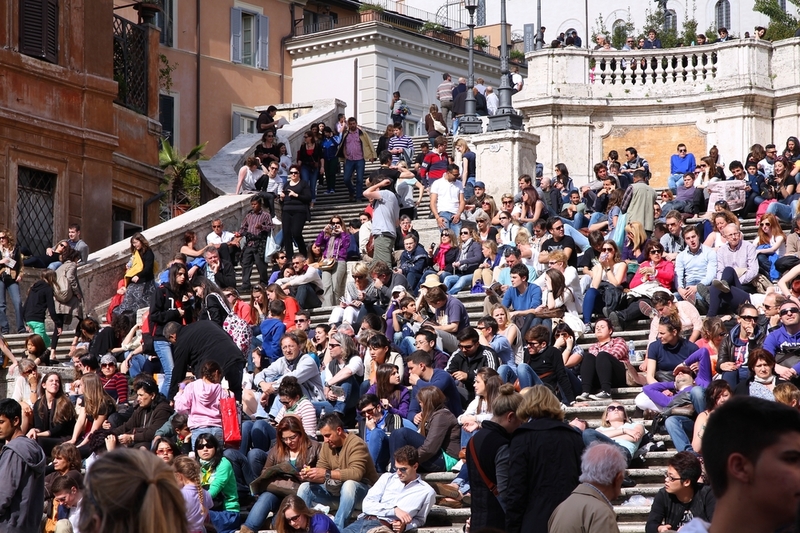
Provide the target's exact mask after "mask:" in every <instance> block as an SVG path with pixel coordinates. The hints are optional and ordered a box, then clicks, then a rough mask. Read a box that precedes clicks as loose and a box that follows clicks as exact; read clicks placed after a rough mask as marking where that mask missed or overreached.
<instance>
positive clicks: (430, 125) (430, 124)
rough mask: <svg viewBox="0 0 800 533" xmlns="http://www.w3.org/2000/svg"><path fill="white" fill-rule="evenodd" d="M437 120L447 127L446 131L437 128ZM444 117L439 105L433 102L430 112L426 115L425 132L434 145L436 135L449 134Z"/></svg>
mask: <svg viewBox="0 0 800 533" xmlns="http://www.w3.org/2000/svg"><path fill="white" fill-rule="evenodd" d="M436 121H438V122H439V124H441V125H443V126H444V127H445V130H444V131H439V130H437V129H436ZM446 124H447V123H446V122H445V121H444V117H443V116H442V114H441V113H440V112H439V107H438V106H437V105H436V104H431V107H430V109H429V110H428V114H427V115H425V132H426V133H427V134H428V141H429V142H430V143H431V145H433V143H434V141H435V140H436V137H438V136H439V135H447V126H446Z"/></svg>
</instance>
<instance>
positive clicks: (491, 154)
mask: <svg viewBox="0 0 800 533" xmlns="http://www.w3.org/2000/svg"><path fill="white" fill-rule="evenodd" d="M466 140H467V142H468V143H469V144H470V146H471V147H472V150H473V151H474V152H475V159H476V161H477V163H476V170H477V174H476V175H477V176H479V179H480V180H481V181H483V182H484V183H485V184H486V193H487V194H490V195H492V196H493V197H494V199H495V202H496V203H497V205H498V206H499V205H500V197H501V196H502V195H503V194H504V193H507V192H510V193H514V192H516V188H517V178H519V177H520V175H522V174H530V175H531V176H533V175H534V173H535V171H536V145H538V144H539V136H538V135H535V134H533V133H528V132H526V131H518V130H505V131H497V132H492V133H484V134H482V135H472V136H470V137H467V138H466Z"/></svg>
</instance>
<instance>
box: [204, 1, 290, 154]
mask: <svg viewBox="0 0 800 533" xmlns="http://www.w3.org/2000/svg"><path fill="white" fill-rule="evenodd" d="M197 1H198V2H199V1H200V0H197ZM296 5H297V3H296V2H292V3H291V4H290V5H289V20H290V21H291V23H292V27H291V29H290V30H289V33H288V35H286V36H284V37H282V38H281V100H280V102H281V103H285V102H286V88H285V85H286V82H285V79H286V42H287V41H288V40H289V39H291V38H292V37H294V36H295V33H294V27H295V24H296V21H295V20H294V8H295V6H296ZM198 144H199V143H198Z"/></svg>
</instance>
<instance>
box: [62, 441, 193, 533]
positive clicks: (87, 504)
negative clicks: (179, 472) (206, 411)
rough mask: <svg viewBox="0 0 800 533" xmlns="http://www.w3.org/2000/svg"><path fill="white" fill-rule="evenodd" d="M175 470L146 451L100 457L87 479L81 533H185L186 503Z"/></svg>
mask: <svg viewBox="0 0 800 533" xmlns="http://www.w3.org/2000/svg"><path fill="white" fill-rule="evenodd" d="M173 472H174V471H173V469H172V468H170V467H169V465H167V464H166V463H164V461H162V460H160V459H159V458H157V457H156V456H155V455H153V454H151V453H148V452H146V451H144V450H129V449H126V448H121V449H115V450H113V451H111V452H108V453H106V454H103V455H101V456H100V457H99V458H98V459H97V460H96V461H95V462H94V463H92V468H91V469H90V470H89V472H88V473H87V475H86V486H85V487H84V490H83V494H84V498H83V501H82V505H81V513H80V520H79V522H78V528H79V530H80V531H81V532H82V533H139V532H141V531H147V532H148V533H189V528H188V522H187V520H186V504H185V502H184V499H183V496H182V494H181V491H180V489H179V488H178V484H177V482H176V481H175V474H174V473H173ZM123 479H124V480H125V482H124V483H120V480H123Z"/></svg>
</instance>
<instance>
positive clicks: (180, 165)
mask: <svg viewBox="0 0 800 533" xmlns="http://www.w3.org/2000/svg"><path fill="white" fill-rule="evenodd" d="M207 144H208V143H203V144H200V145H197V146H195V147H194V148H192V150H191V151H190V152H189V153H188V154H187V155H185V156H183V155H181V153H180V152H179V151H178V150H177V149H176V148H174V147H173V146H172V145H171V144H170V143H169V141H167V140H166V139H162V141H161V150H159V152H158V165H159V166H160V167H161V168H162V169H163V170H164V181H163V184H162V185H163V187H164V190H169V191H170V193H171V194H170V197H171V202H172V203H173V204H183V203H190V204H192V200H194V204H193V205H192V207H196V205H197V204H198V203H199V201H200V173H199V170H198V162H199V161H200V160H201V159H204V157H203V150H205V148H206V145H207ZM195 189H196V190H195ZM190 191H191V192H194V193H195V195H194V198H192V197H191V196H190V194H189V192H190Z"/></svg>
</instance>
